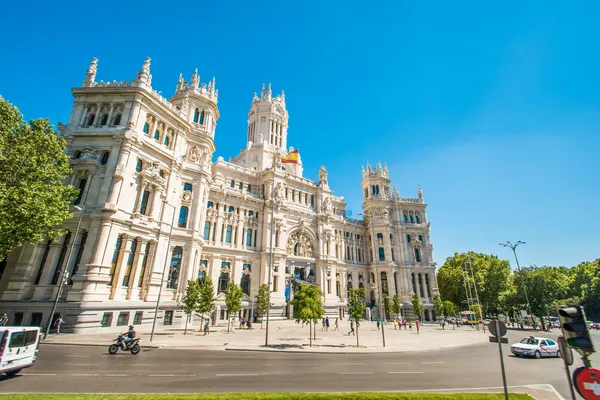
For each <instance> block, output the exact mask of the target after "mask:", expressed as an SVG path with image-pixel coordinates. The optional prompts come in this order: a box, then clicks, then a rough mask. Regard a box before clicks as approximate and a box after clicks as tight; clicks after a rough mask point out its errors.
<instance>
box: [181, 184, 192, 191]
mask: <svg viewBox="0 0 600 400" xmlns="http://www.w3.org/2000/svg"><path fill="white" fill-rule="evenodd" d="M183 191H184V192H191V191H192V184H191V183H184V184H183Z"/></svg>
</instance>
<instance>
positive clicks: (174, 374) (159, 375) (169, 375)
mask: <svg viewBox="0 0 600 400" xmlns="http://www.w3.org/2000/svg"><path fill="white" fill-rule="evenodd" d="M148 376H177V375H175V374H149V375H148Z"/></svg>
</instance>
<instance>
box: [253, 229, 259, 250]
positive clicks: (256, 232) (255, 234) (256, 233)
mask: <svg viewBox="0 0 600 400" xmlns="http://www.w3.org/2000/svg"><path fill="white" fill-rule="evenodd" d="M257 236H258V229H255V230H254V247H256V237H257Z"/></svg>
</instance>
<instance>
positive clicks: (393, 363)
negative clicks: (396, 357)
mask: <svg viewBox="0 0 600 400" xmlns="http://www.w3.org/2000/svg"><path fill="white" fill-rule="evenodd" d="M384 364H387V365H409V364H410V363H409V362H387V363H384Z"/></svg>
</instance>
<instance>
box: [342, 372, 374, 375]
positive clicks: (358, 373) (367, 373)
mask: <svg viewBox="0 0 600 400" xmlns="http://www.w3.org/2000/svg"><path fill="white" fill-rule="evenodd" d="M372 373H373V372H338V373H337V374H338V375H370V374H372Z"/></svg>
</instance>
